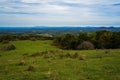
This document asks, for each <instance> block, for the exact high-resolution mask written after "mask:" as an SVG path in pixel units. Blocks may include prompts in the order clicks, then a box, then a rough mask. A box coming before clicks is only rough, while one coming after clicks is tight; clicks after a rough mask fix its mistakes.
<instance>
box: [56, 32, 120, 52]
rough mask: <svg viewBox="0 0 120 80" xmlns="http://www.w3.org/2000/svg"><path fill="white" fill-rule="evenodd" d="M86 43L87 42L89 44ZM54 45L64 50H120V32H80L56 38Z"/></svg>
mask: <svg viewBox="0 0 120 80" xmlns="http://www.w3.org/2000/svg"><path fill="white" fill-rule="evenodd" d="M84 41H87V43H86V42H84ZM83 42H84V44H83ZM88 42H89V43H88ZM54 44H57V46H59V47H60V48H62V49H74V50H75V49H94V48H98V49H110V48H120V32H109V31H105V30H103V31H97V32H93V33H86V32H80V33H79V34H78V35H77V34H76V35H75V34H64V35H61V36H59V37H56V38H55V40H54ZM84 45H85V46H84Z"/></svg>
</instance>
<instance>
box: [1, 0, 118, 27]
mask: <svg viewBox="0 0 120 80" xmlns="http://www.w3.org/2000/svg"><path fill="white" fill-rule="evenodd" d="M3 25H4V26H16V25H17V26H23V25H26V26H28V25H30V26H32V25H81V26H89V25H94V26H120V0H0V26H3Z"/></svg>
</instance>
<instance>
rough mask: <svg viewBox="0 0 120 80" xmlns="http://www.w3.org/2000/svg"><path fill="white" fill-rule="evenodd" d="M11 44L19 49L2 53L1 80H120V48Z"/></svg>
mask: <svg viewBox="0 0 120 80" xmlns="http://www.w3.org/2000/svg"><path fill="white" fill-rule="evenodd" d="M10 44H14V45H15V47H16V49H15V50H11V51H3V50H0V80H120V76H119V75H120V49H113V50H112V49H111V50H61V49H59V48H57V47H55V46H52V41H51V40H44V41H43V40H39V41H29V40H23V41H13V42H10ZM2 45H3V44H2V43H0V47H1V46H2Z"/></svg>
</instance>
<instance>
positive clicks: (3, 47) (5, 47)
mask: <svg viewBox="0 0 120 80" xmlns="http://www.w3.org/2000/svg"><path fill="white" fill-rule="evenodd" d="M14 49H16V47H15V46H14V45H12V44H6V45H3V46H2V47H1V50H4V51H10V50H14Z"/></svg>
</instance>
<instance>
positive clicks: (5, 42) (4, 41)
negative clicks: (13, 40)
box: [1, 40, 9, 44]
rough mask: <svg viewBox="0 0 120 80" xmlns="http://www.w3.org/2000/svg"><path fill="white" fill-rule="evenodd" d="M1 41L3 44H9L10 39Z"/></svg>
mask: <svg viewBox="0 0 120 80" xmlns="http://www.w3.org/2000/svg"><path fill="white" fill-rule="evenodd" d="M1 43H2V44H8V43H9V41H8V40H3V41H2V42H1Z"/></svg>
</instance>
